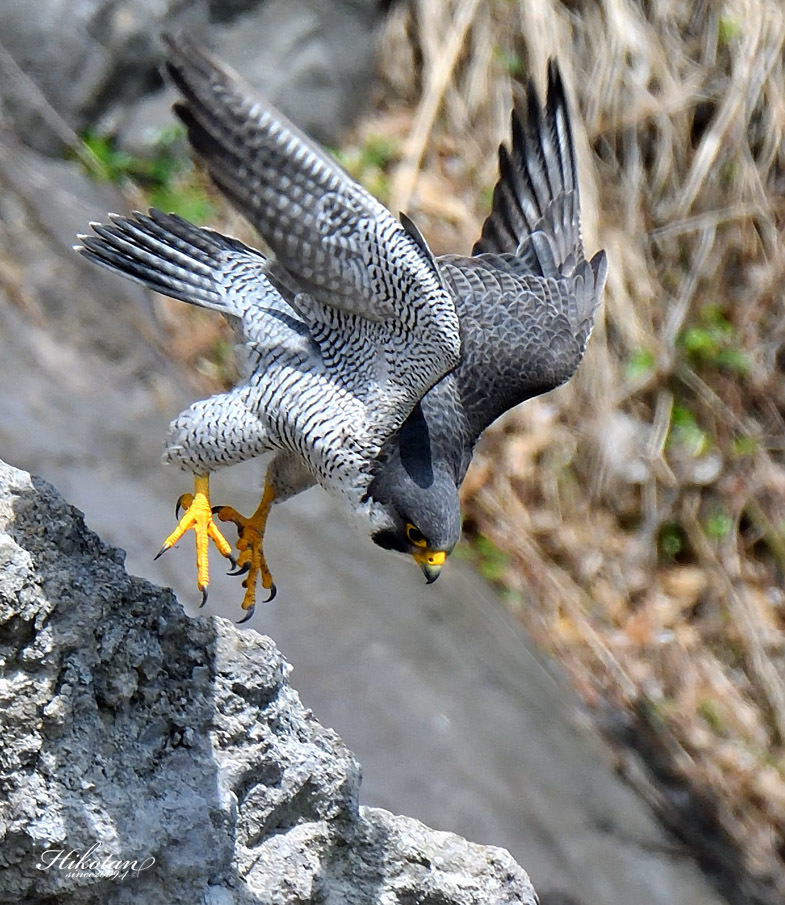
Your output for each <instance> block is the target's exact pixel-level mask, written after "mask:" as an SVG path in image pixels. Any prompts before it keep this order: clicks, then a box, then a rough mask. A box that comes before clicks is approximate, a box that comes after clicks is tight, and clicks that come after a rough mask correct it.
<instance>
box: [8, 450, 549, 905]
mask: <svg viewBox="0 0 785 905" xmlns="http://www.w3.org/2000/svg"><path fill="white" fill-rule="evenodd" d="M289 672H290V667H289V665H288V664H287V663H286V662H285V661H284V659H283V657H282V656H281V654H280V653H279V651H278V650H277V649H276V647H275V644H274V643H273V642H272V641H271V640H270V639H269V638H266V637H263V636H260V635H258V634H256V633H255V632H253V631H239V630H237V629H236V628H235V627H234V626H233V625H232V624H230V623H228V622H227V621H226V620H223V619H221V618H219V617H207V618H202V619H192V618H190V617H188V616H186V615H185V613H184V612H183V610H182V608H181V607H180V605H179V604H178V602H177V600H176V599H175V598H174V596H173V594H172V593H171V592H170V591H167V590H163V589H161V588H157V587H155V586H153V585H151V584H150V583H148V582H146V581H143V580H141V579H138V578H134V577H132V576H129V575H128V574H127V573H126V572H125V569H124V568H123V553H122V551H120V550H116V549H113V548H111V547H109V546H107V545H106V544H104V543H103V542H102V541H101V540H100V538H98V537H97V536H96V535H95V534H94V533H92V532H91V531H90V530H89V529H88V528H86V526H85V524H84V521H83V518H82V516H81V513H79V512H78V510H76V509H74V508H73V507H71V506H69V505H68V504H67V503H66V502H65V501H64V500H63V499H62V497H60V495H59V494H58V493H57V491H56V490H55V489H54V488H53V487H51V486H50V485H48V484H47V483H45V482H44V481H41V480H39V479H37V478H35V477H31V476H30V475H28V474H26V473H25V472H22V471H19V470H17V469H14V468H11V467H9V466H7V465H5V464H4V463H1V462H0V726H2V730H1V731H0V789H1V791H0V902H2V903H11V902H13V903H18V902H25V903H29V905H36V903H39V905H44V903H47V905H48V903H51V902H54V901H57V902H58V903H59V905H72V903H73V905H76V903H79V905H82V903H102V905H107V903H108V905H113V903H126V902H128V903H131V902H134V903H136V902H145V903H146V905H157V903H166V905H170V903H172V902H178V901H183V902H192V903H202V905H230V903H243V905H245V903H249V905H250V903H264V905H289V903H291V905H294V903H298V905H307V903H316V902H319V903H324V905H331V903H335V905H338V903H342V905H352V903H358V905H359V903H368V905H371V903H380V905H381V903H384V905H397V903H401V905H403V903H407V905H408V903H412V905H414V903H437V902H438V903H439V905H453V903H454V905H469V903H472V905H473V903H483V905H490V903H529V905H533V903H535V902H536V896H535V893H534V890H533V889H532V887H531V884H530V882H529V879H528V877H527V875H526V873H525V872H524V871H523V870H522V869H521V868H520V867H519V866H518V865H517V864H516V863H515V862H514V861H513V860H512V858H511V856H510V855H509V854H508V853H507V852H506V851H504V850H502V849H496V848H489V847H484V846H479V845H475V844H472V843H470V842H467V841H466V840H464V839H461V838H460V837H458V836H455V835H452V834H450V833H445V832H437V831H435V830H431V829H429V828H428V827H426V826H424V825H423V824H421V823H419V822H418V821H416V820H413V819H410V818H407V817H395V816H393V815H392V814H389V813H388V812H386V811H382V810H379V809H375V808H366V807H361V806H360V805H359V801H358V796H359V788H360V767H359V765H358V763H357V761H356V760H355V758H354V756H353V755H352V753H351V752H350V751H349V750H348V749H347V748H346V746H345V745H344V744H343V742H342V741H341V739H340V738H339V737H338V736H337V735H336V734H335V733H334V732H332V731H331V730H329V729H325V728H324V727H323V726H321V725H320V724H319V723H318V722H317V720H316V719H315V718H314V716H313V715H312V713H311V712H310V711H309V710H307V709H306V708H305V707H303V705H302V703H301V702H300V699H299V697H298V695H297V692H296V691H295V690H294V689H293V688H292V687H291V686H290V685H289V684H288V681H287V679H288V675H289Z"/></svg>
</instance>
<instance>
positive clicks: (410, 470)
mask: <svg viewBox="0 0 785 905" xmlns="http://www.w3.org/2000/svg"><path fill="white" fill-rule="evenodd" d="M385 453H386V454H385V455H384V456H383V457H381V458H380V460H379V462H378V468H377V472H376V475H375V476H374V479H373V481H372V482H371V485H370V487H369V490H368V502H369V504H370V511H369V515H370V525H371V540H372V541H373V542H374V543H375V544H377V545H378V546H379V547H383V548H384V549H385V550H397V551H398V552H400V553H407V554H409V556H411V557H412V559H414V561H415V562H416V563H417V565H418V566H419V567H420V568H421V569H422V571H423V574H424V575H425V578H426V580H427V581H428V584H430V583H431V582H433V581H436V579H437V578H438V577H439V573H440V572H441V568H442V566H443V565H444V562H445V560H446V558H447V557H448V556H449V555H450V553H451V552H452V550H453V547H454V546H455V545H456V544H457V543H458V539H459V538H460V536H461V507H460V501H459V499H458V487H457V485H456V481H455V477H454V476H453V474H452V469H451V468H450V467H449V464H448V463H447V462H445V461H442V460H440V459H439V458H437V457H436V456H434V455H433V454H432V450H431V444H430V438H429V434H428V430H427V427H426V426H425V421H424V419H423V418H422V414H421V412H420V411H419V407H418V410H416V411H415V413H413V417H412V418H410V420H409V421H408V422H407V424H406V425H405V426H404V428H403V429H402V430H401V432H400V435H399V436H398V437H397V438H396V440H395V442H394V443H393V444H391V445H390V446H388V448H387V450H386V451H385Z"/></svg>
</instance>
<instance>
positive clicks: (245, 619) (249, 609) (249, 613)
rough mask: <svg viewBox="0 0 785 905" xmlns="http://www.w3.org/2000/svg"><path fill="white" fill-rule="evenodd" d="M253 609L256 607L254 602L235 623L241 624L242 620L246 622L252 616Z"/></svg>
mask: <svg viewBox="0 0 785 905" xmlns="http://www.w3.org/2000/svg"><path fill="white" fill-rule="evenodd" d="M255 609H256V604H254V605H253V606H251V607H248V612H247V613H246V614H245V616H243V618H242V619H239V620H238V621H237V623H236V624H237V625H242V624H243V623H244V622H248V620H249V619H251V618H252V616H253V614H254V610H255Z"/></svg>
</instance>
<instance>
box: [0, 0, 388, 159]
mask: <svg viewBox="0 0 785 905" xmlns="http://www.w3.org/2000/svg"><path fill="white" fill-rule="evenodd" d="M385 6H386V4H385V3H383V2H380V0H330V2H329V3H325V2H324V0H231V2H227V0H210V2H205V0H73V2H69V3H63V2H62V0H36V2H35V3H24V2H10V3H0V36H2V37H1V38H0V116H2V118H3V119H4V120H5V123H6V125H8V126H10V128H11V129H12V131H14V132H15V133H16V134H17V135H18V136H19V137H21V138H22V140H23V141H24V142H25V143H27V144H29V145H30V146H31V147H33V148H35V149H36V150H38V151H42V152H44V153H47V154H54V155H59V154H61V153H62V150H63V147H64V146H66V145H70V144H71V143H72V136H73V131H76V132H81V131H83V130H84V129H86V128H87V127H91V128H95V127H96V126H98V127H99V128H104V127H109V128H111V129H112V130H113V131H114V130H121V129H124V131H125V132H126V134H128V133H129V132H131V131H133V130H136V131H137V132H138V131H139V130H140V129H142V128H143V127H144V126H146V125H148V124H149V123H150V117H149V116H148V115H146V114H145V113H142V114H141V115H140V114H139V113H138V112H137V111H136V109H135V107H134V105H135V102H136V101H138V100H139V99H140V98H143V97H145V96H146V95H148V94H149V93H150V92H151V91H155V90H156V89H158V88H160V87H161V85H162V81H161V74H160V68H161V63H162V61H163V55H164V51H163V45H162V44H161V40H160V34H161V32H163V31H167V30H169V31H171V30H177V29H180V28H184V29H187V30H188V31H191V32H193V33H194V34H197V35H199V36H200V37H202V38H204V39H205V40H208V41H209V42H210V43H212V44H214V45H215V47H216V49H218V50H219V51H220V54H221V55H222V56H223V58H224V59H226V60H234V61H240V60H241V61H242V69H243V71H244V73H245V75H246V76H247V77H248V79H249V81H251V82H252V83H253V84H254V85H255V86H256V87H257V88H259V89H260V90H261V91H262V92H263V93H264V94H265V95H267V96H268V97H270V98H271V99H272V100H273V101H275V102H277V103H280V104H281V105H282V106H283V107H284V108H285V110H286V112H287V113H289V114H290V115H292V116H293V117H294V119H295V120H296V121H297V122H298V123H299V124H300V125H301V126H302V127H304V128H306V129H308V130H310V131H313V132H314V133H316V134H317V135H318V136H319V137H320V138H331V139H333V140H334V139H335V138H336V136H337V135H338V134H339V133H340V130H341V129H342V128H343V127H345V126H346V125H347V124H348V123H349V122H350V121H351V120H352V118H353V115H354V114H355V113H356V110H357V107H358V105H359V104H360V103H361V102H362V99H363V98H364V96H365V92H366V90H367V88H368V87H369V85H370V82H371V79H370V76H371V74H372V71H373V57H374V32H375V27H376V25H377V24H378V22H379V21H380V20H381V18H382V16H383V13H384V8H385ZM238 65H239V63H238ZM170 101H171V97H167V100H166V102H165V103H163V104H158V106H157V109H159V110H161V111H165V110H166V109H167V108H168V104H169V102H170ZM152 109H156V104H155V102H153V108H152ZM152 121H153V123H155V116H153V118H152ZM166 124H167V125H171V118H169V119H168V120H167V121H166ZM131 125H132V128H131Z"/></svg>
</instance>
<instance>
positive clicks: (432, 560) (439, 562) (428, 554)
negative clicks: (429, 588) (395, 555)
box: [412, 550, 447, 584]
mask: <svg viewBox="0 0 785 905" xmlns="http://www.w3.org/2000/svg"><path fill="white" fill-rule="evenodd" d="M412 559H413V560H414V561H415V562H416V563H417V565H418V566H419V567H420V568H421V569H422V574H423V575H424V576H425V580H426V582H427V583H428V584H433V582H434V581H436V579H437V578H438V577H439V573H440V572H441V571H442V566H443V565H444V561H445V559H447V554H446V553H445V552H444V550H418V551H417V552H416V553H412Z"/></svg>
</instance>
